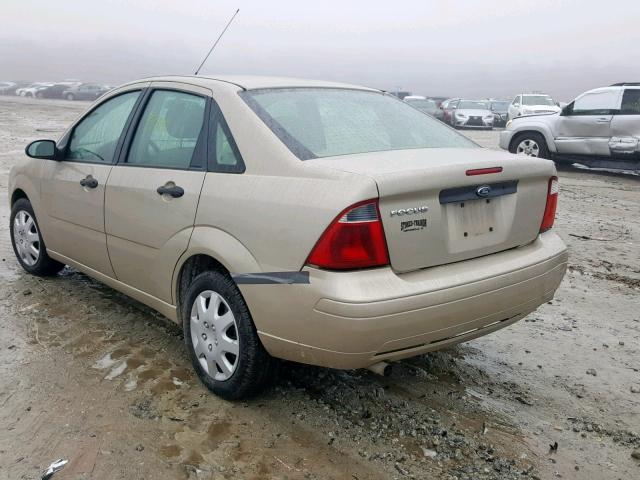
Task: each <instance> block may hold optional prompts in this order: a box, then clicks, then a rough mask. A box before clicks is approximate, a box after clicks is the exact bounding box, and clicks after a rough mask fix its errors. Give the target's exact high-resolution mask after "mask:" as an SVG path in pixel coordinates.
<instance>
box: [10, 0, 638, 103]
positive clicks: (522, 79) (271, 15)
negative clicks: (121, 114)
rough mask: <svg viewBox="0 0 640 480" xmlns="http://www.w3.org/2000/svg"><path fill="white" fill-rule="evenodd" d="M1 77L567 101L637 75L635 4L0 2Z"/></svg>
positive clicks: (534, 0)
mask: <svg viewBox="0 0 640 480" xmlns="http://www.w3.org/2000/svg"><path fill="white" fill-rule="evenodd" d="M0 1H1V3H2V6H1V7H0V79H5V78H6V79H25V80H54V81H55V80H62V79H66V78H77V79H82V80H87V81H89V80H93V81H104V82H108V83H111V84H117V83H121V82H124V81H127V80H132V79H135V78H138V77H142V76H149V75H156V74H192V73H193V71H194V70H195V68H196V67H197V65H198V64H199V63H200V61H201V60H202V58H203V57H204V55H205V54H206V52H207V51H208V49H209V48H210V46H211V44H212V43H213V41H214V40H215V38H216V37H217V36H218V34H219V33H220V31H221V30H222V28H223V27H224V24H225V23H226V22H227V20H228V18H229V17H230V16H231V15H232V14H233V12H234V11H235V9H236V8H240V13H239V14H238V17H237V18H236V20H235V21H234V24H233V25H232V26H231V28H230V29H229V31H228V32H227V34H226V35H225V37H223V39H222V41H221V43H220V44H219V45H218V48H217V49H216V50H215V51H214V53H213V54H212V56H211V58H210V59H209V61H208V62H207V64H206V65H205V67H204V68H203V69H202V72H201V73H202V74H211V75H215V74H229V73H242V74H266V75H285V76H297V77H309V78H320V79H328V80H339V81H346V82H351V83H358V84H364V85H368V86H372V87H377V88H382V89H385V90H395V89H396V88H397V87H402V88H403V89H405V90H410V91H413V92H414V93H416V94H425V95H449V96H472V97H473V96H475V97H485V96H507V97H508V96H512V95H513V94H515V93H518V92H520V91H531V90H540V91H546V92H547V93H550V94H552V95H554V96H556V97H557V99H558V100H570V99H571V98H573V97H574V96H575V95H577V94H578V93H580V92H582V91H584V90H586V89H588V88H593V87H596V86H601V85H607V84H610V83H614V82H618V81H634V80H635V81H640V0H624V1H623V0H608V1H604V0H531V1H521V0H478V1H471V0H466V1H445V0H415V1H385V2H374V1H348V0H340V1H334V0H324V1H323V2H308V1H307V2H305V1H303V0H298V1H290V0H283V1H277V0H273V1H263V2H260V1H249V0H239V1H226V0H208V1H206V0H57V1H51V0H0Z"/></svg>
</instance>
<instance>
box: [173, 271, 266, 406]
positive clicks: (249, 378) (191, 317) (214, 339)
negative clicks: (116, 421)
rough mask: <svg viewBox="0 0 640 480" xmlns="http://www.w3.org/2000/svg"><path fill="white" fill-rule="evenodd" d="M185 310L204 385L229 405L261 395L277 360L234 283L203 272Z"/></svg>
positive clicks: (190, 345)
mask: <svg viewBox="0 0 640 480" xmlns="http://www.w3.org/2000/svg"><path fill="white" fill-rule="evenodd" d="M181 305H182V308H181V317H182V324H183V329H184V341H185V344H186V347H187V350H188V352H189V356H190V357H191V363H192V364H193V368H194V369H195V371H196V373H197V374H198V377H199V378H200V380H201V381H202V383H204V384H205V386H206V387H207V388H208V389H209V390H211V391H212V392H213V393H215V394H216V395H218V396H220V397H222V398H226V399H228V400H237V399H241V398H247V397H250V396H252V395H255V394H257V393H259V392H260V391H261V390H262V389H263V388H264V387H265V386H266V385H267V383H268V382H269V381H270V380H271V379H272V377H273V376H274V374H275V360H274V359H273V358H272V357H271V356H270V355H269V354H268V353H267V351H266V350H265V349H264V347H263V346H262V343H261V342H260V339H259V338H258V332H257V331H256V328H255V325H254V324H253V320H252V319H251V314H250V313H249V309H248V307H247V304H246V303H245V301H244V299H243V298H242V294H241V293H240V290H239V289H238V287H237V286H236V284H235V283H234V282H233V280H232V279H231V278H230V277H229V276H228V275H224V274H222V273H220V272H217V271H208V272H204V273H201V274H200V275H198V276H197V277H196V278H195V279H193V281H192V282H191V284H190V285H189V287H188V289H187V291H186V292H185V294H184V297H183V298H182V302H181Z"/></svg>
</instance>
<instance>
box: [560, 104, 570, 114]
mask: <svg viewBox="0 0 640 480" xmlns="http://www.w3.org/2000/svg"><path fill="white" fill-rule="evenodd" d="M572 113H573V102H571V103H570V104H568V105H565V106H564V107H562V110H560V115H561V116H563V117H566V116H569V115H571V114H572Z"/></svg>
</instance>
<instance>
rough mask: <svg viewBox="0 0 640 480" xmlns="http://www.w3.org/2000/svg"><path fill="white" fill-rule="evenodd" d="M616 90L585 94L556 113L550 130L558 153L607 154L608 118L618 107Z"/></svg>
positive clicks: (609, 134) (619, 91) (618, 95)
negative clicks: (553, 124) (552, 129)
mask: <svg viewBox="0 0 640 480" xmlns="http://www.w3.org/2000/svg"><path fill="white" fill-rule="evenodd" d="M620 100H621V90H620V89H601V90H597V91H593V92H588V93H585V94H584V95H581V96H580V97H578V98H577V99H576V100H575V101H574V102H573V103H571V104H569V105H568V106H567V107H566V108H565V110H564V111H563V112H562V114H561V115H560V118H559V119H558V122H557V124H556V131H555V132H554V137H555V144H556V147H557V149H558V152H559V153H563V154H573V155H595V156H609V139H610V138H611V119H612V118H613V113H614V112H615V111H617V110H618V109H619V108H620Z"/></svg>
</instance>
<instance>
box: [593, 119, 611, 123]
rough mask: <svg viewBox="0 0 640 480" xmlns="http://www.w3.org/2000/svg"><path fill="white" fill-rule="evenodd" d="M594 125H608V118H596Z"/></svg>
mask: <svg viewBox="0 0 640 480" xmlns="http://www.w3.org/2000/svg"><path fill="white" fill-rule="evenodd" d="M596 123H609V119H608V118H596Z"/></svg>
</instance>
